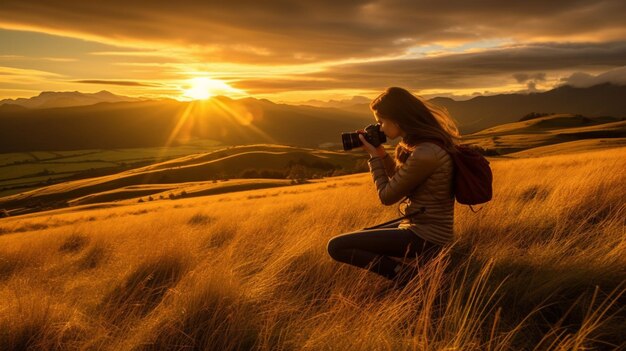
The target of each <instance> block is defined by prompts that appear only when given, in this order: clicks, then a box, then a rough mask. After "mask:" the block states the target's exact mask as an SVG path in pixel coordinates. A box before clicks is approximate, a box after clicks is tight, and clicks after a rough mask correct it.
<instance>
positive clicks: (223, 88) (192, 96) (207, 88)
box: [183, 77, 234, 100]
mask: <svg viewBox="0 0 626 351" xmlns="http://www.w3.org/2000/svg"><path fill="white" fill-rule="evenodd" d="M188 85H190V86H191V87H190V88H189V89H186V90H185V91H184V93H183V98H185V99H189V100H206V99H209V98H211V97H213V96H215V95H218V94H224V93H228V92H230V91H232V90H234V89H233V88H232V87H230V86H229V85H228V84H226V83H225V82H223V81H221V80H217V79H211V78H207V77H196V78H192V79H190V80H188Z"/></svg>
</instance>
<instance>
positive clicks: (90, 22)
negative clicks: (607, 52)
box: [0, 0, 626, 63]
mask: <svg viewBox="0 0 626 351" xmlns="http://www.w3.org/2000/svg"><path fill="white" fill-rule="evenodd" d="M0 12H1V14H2V16H0V18H2V19H0V26H2V27H7V28H11V27H12V26H16V25H17V26H21V27H24V26H26V27H28V26H34V27H38V28H41V29H42V30H43V29H48V30H52V31H55V30H56V31H63V32H66V33H67V32H73V33H77V35H95V36H100V37H104V38H108V39H110V40H112V41H120V42H124V41H127V40H131V41H132V40H139V41H146V42H157V43H161V44H165V45H172V44H174V45H177V46H189V47H193V48H194V50H195V52H196V53H197V58H198V59H206V60H217V61H231V62H256V63H297V62H300V63H301V62H318V61H324V60H335V59H343V58H364V57H372V56H382V55H392V54H401V53H403V52H405V51H406V50H407V48H409V47H412V46H415V45H427V44H429V43H432V42H473V41H480V40H484V39H485V38H487V39H489V38H510V39H512V40H515V41H518V42H523V41H538V40H540V41H545V40H546V39H548V40H558V41H581V40H585V39H586V40H590V41H607V40H618V39H619V38H624V37H626V22H624V21H623V19H622V17H623V14H624V13H626V2H624V1H621V0H607V1H600V2H589V1H582V0H575V1H566V0H555V1H543V0H542V1H539V0H530V1H524V2H517V1H507V2H502V1H495V0H484V1H479V2H473V1H461V0H453V1H433V0H422V1H417V0H373V1H368V0H347V1H330V0H320V1H287V0H268V1H252V0H238V1H221V2H217V1H215V2H210V3H207V2H206V1H200V0H197V1H174V2H170V1H147V0H143V1H120V0H110V1H107V2H89V1H87V2H86V1H82V0H49V1H41V0H39V1H37V0H35V1H23V0H4V1H3V4H2V10H0Z"/></svg>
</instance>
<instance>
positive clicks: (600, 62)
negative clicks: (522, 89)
mask: <svg viewBox="0 0 626 351" xmlns="http://www.w3.org/2000/svg"><path fill="white" fill-rule="evenodd" d="M624 62H626V42H615V43H604V44H594V43H589V44H560V43H544V44H531V45H519V46H515V47H509V48H500V49H493V50H487V51H483V52H478V53H465V54H454V55H446V56H438V57H427V58H419V59H410V60H406V59H405V60H388V61H382V62H371V63H360V64H351V65H340V66H334V67H332V68H330V69H328V70H326V71H325V72H322V73H316V74H307V75H306V76H305V75H302V76H300V77H298V76H291V78H290V79H272V80H267V79H262V80H261V79H259V80H241V81H239V82H236V83H233V84H232V85H233V86H235V87H237V88H240V89H244V90H246V91H249V92H251V93H255V92H257V93H258V92H274V93H278V92H286V91H293V90H326V89H341V88H345V89H354V88H360V89H372V90H380V89H382V88H384V87H387V86H393V85H401V86H405V87H408V88H411V89H415V90H420V89H462V88H473V87H477V86H498V85H504V84H505V83H507V82H509V80H510V79H511V77H514V78H515V79H516V80H517V82H518V83H524V82H528V81H532V82H534V83H535V84H536V83H537V82H540V81H544V80H546V73H545V72H547V71H565V72H572V71H582V70H589V69H594V70H598V69H602V70H609V69H611V68H614V67H620V66H623V65H624Z"/></svg>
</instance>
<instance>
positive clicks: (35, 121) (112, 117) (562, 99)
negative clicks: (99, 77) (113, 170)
mask: <svg viewBox="0 0 626 351" xmlns="http://www.w3.org/2000/svg"><path fill="white" fill-rule="evenodd" d="M59 94H66V93H59ZM72 94H74V93H72ZM78 94H80V93H78ZM83 95H86V94H83ZM91 95H92V97H93V95H97V96H100V97H103V98H104V97H106V96H109V97H111V96H113V97H114V98H116V99H118V98H119V99H126V98H125V97H120V96H116V95H113V94H110V93H108V92H106V91H103V92H100V93H96V94H91ZM47 96H54V94H51V93H49V94H46V93H42V94H40V95H39V96H38V97H35V98H32V99H30V100H31V102H28V103H27V102H26V101H22V105H16V104H15V103H6V102H5V103H4V104H2V105H0V125H1V126H2V128H0V153H6V152H25V151H37V150H76V149H109V148H130V147H152V146H163V145H173V144H176V143H184V142H185V141H186V140H189V139H194V138H199V139H209V140H215V141H217V142H220V143H222V144H224V145H245V144H256V143H272V144H282V145H291V146H301V147H326V148H331V149H338V148H341V133H342V132H353V131H355V130H356V129H360V128H363V127H364V126H366V125H367V124H370V123H373V122H374V119H373V117H372V114H371V112H370V111H369V108H368V104H366V103H358V104H355V105H349V106H348V105H344V104H339V105H340V106H341V107H340V108H330V107H316V106H308V105H298V106H295V105H287V104H276V103H273V102H271V101H269V100H266V99H255V98H244V99H238V100H234V99H230V98H228V97H224V96H217V97H214V98H212V99H210V100H207V101H197V102H180V101H176V100H159V101H157V100H145V101H117V102H100V103H97V104H93V105H86V106H71V107H57V108H32V107H31V108H26V107H24V106H26V105H27V106H35V103H34V101H43V100H41V99H43V98H45V97H47ZM57 96H64V95H57ZM70 96H80V95H70ZM625 98H626V86H618V85H612V84H601V85H596V86H593V87H589V88H574V87H570V86H563V87H559V88H556V89H553V90H550V91H547V92H543V93H531V94H502V95H494V96H480V97H475V98H473V99H470V100H466V101H455V100H452V99H450V98H434V99H431V100H430V101H432V102H434V103H436V104H439V105H441V106H444V107H446V108H447V109H448V110H449V111H450V113H451V115H452V116H453V117H454V118H455V119H456V120H457V121H458V125H459V129H460V130H461V132H462V133H463V134H468V133H472V132H476V131H479V130H482V129H485V128H489V127H493V126H497V125H500V124H504V123H510V122H515V121H518V120H520V119H521V118H523V117H524V116H525V115H528V114H529V113H532V112H534V113H572V114H582V115H585V116H588V117H597V116H613V117H625V116H626V99H625ZM128 99H134V98H128ZM18 100H19V99H18ZM135 100H136V99H135ZM3 101H6V100H3ZM49 101H52V100H49ZM65 101H66V102H67V101H69V100H65ZM81 101H83V102H85V101H86V100H81ZM354 101H357V102H358V101H362V99H355V100H354ZM50 103H51V102H50ZM39 106H42V105H39Z"/></svg>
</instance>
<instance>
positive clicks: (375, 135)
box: [341, 124, 387, 151]
mask: <svg viewBox="0 0 626 351" xmlns="http://www.w3.org/2000/svg"><path fill="white" fill-rule="evenodd" d="M363 136H365V140H367V142H368V143H370V144H372V145H373V146H374V147H378V146H379V145H380V144H382V143H384V142H386V141H387V136H386V135H385V133H383V132H382V131H381V130H380V124H370V125H369V126H367V127H365V134H363ZM341 142H342V143H343V149H344V150H345V151H348V150H352V149H354V148H355V147H359V146H361V145H363V143H362V142H361V139H359V133H341Z"/></svg>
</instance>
